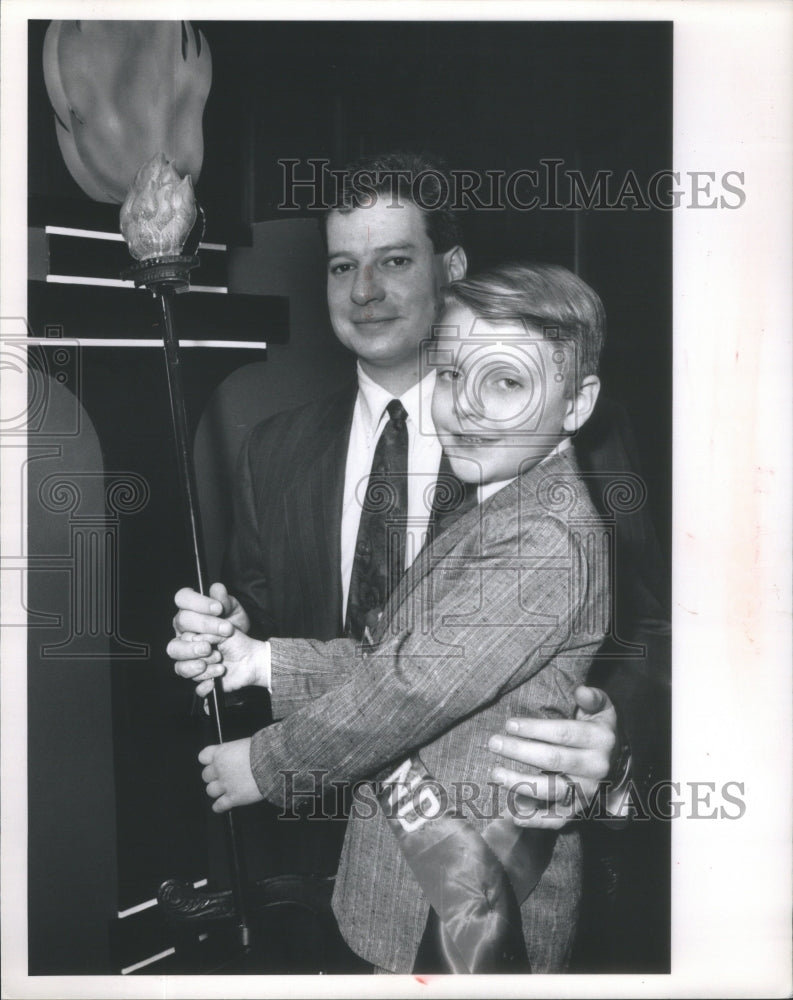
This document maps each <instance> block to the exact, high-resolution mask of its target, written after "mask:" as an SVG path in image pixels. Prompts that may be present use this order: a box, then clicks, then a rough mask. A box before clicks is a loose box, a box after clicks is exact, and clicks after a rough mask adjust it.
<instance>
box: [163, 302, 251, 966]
mask: <svg viewBox="0 0 793 1000" xmlns="http://www.w3.org/2000/svg"><path fill="white" fill-rule="evenodd" d="M152 291H153V292H154V294H155V297H156V298H157V301H158V303H159V306H160V313H161V315H162V328H163V346H164V348H165V368H166V373H167V376H168V394H169V397H170V401H171V418H172V421H173V431H174V438H175V444H176V457H177V465H178V472H179V483H180V486H181V490H182V498H183V502H184V510H185V515H186V518H187V522H188V529H189V535H190V545H191V548H192V554H193V559H194V560H195V569H196V575H197V577H198V590H199V591H200V592H201V593H202V594H206V593H207V591H208V589H209V581H208V578H207V570H206V561H205V558H204V546H203V536H202V532H201V515H200V511H199V508H198V492H197V488H196V476H195V465H194V463H193V456H192V451H191V449H190V440H189V437H188V433H187V414H186V410H185V399H184V390H183V386H182V372H181V365H180V358H179V340H178V338H177V335H176V331H175V329H174V324H173V314H172V300H173V296H174V294H175V292H176V289H175V288H174V287H173V286H172V285H169V284H167V283H163V284H158V285H157V286H156V287H155V288H153V289H152ZM207 703H208V706H209V714H210V717H211V719H212V723H213V725H214V728H215V736H216V737H217V741H218V743H222V742H223V725H224V709H225V706H224V703H223V689H222V684H221V681H220V680H219V679H218V678H216V679H215V680H214V683H213V687H212V693H211V694H210V695H209V697H208V698H207ZM225 823H226V842H227V846H228V855H229V871H230V875H231V893H232V898H233V900H234V908H235V911H236V915H237V927H238V930H239V936H240V941H241V943H242V946H243V947H244V948H247V947H248V946H249V944H250V929H249V927H248V921H247V917H246V910H245V893H244V889H243V887H244V884H245V880H244V876H243V868H244V860H243V856H242V852H241V850H240V837H239V832H238V830H237V827H236V824H235V822H234V814H233V812H232V811H229V812H227V813H226V814H225Z"/></svg>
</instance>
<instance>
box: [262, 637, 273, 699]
mask: <svg viewBox="0 0 793 1000" xmlns="http://www.w3.org/2000/svg"><path fill="white" fill-rule="evenodd" d="M261 679H262V687H265V688H267V690H268V691H269V692H270V694H272V693H273V653H272V646H271V645H270V640H269V639H265V641H264V648H263V649H262V664H261Z"/></svg>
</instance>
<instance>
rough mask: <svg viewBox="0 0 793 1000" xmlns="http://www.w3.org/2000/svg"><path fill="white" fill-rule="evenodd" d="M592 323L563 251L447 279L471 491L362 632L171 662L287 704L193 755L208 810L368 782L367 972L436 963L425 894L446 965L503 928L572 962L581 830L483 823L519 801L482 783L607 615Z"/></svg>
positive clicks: (349, 906)
mask: <svg viewBox="0 0 793 1000" xmlns="http://www.w3.org/2000/svg"><path fill="white" fill-rule="evenodd" d="M604 326H605V317H604V313H603V307H602V304H601V302H600V300H599V298H598V297H597V295H596V294H595V293H594V292H593V291H592V290H591V289H590V288H589V287H588V286H587V285H585V284H584V283H583V282H582V281H581V280H580V279H578V278H577V277H576V276H575V275H573V274H572V273H570V272H569V271H567V270H565V269H564V268H561V267H555V266H550V265H532V264H510V265H503V266H500V267H496V268H494V269H492V270H491V271H488V272H486V273H484V274H482V275H480V276H479V277H476V278H470V279H466V280H461V281H456V282H453V283H452V284H451V285H450V286H449V289H448V292H447V295H446V301H445V311H444V313H443V315H442V317H441V321H440V323H439V325H438V329H437V336H436V339H435V340H434V341H432V343H431V344H430V345H428V351H429V353H430V355H431V356H432V360H433V363H434V364H435V365H436V367H437V376H436V386H435V391H434V395H433V403H432V418H433V421H434V425H435V428H436V431H437V434H438V436H439V438H440V440H441V443H442V445H443V448H444V451H445V453H446V455H447V456H448V458H449V460H450V462H451V465H452V468H453V471H454V472H455V473H456V474H457V476H458V477H459V478H460V479H462V480H463V481H464V482H468V483H475V484H477V487H478V500H479V504H478V506H476V507H475V508H473V509H471V510H469V511H468V512H467V513H465V514H463V515H462V516H461V517H460V518H459V519H458V520H457V521H455V522H453V523H452V524H450V525H449V526H448V527H446V528H445V529H444V530H443V531H441V532H440V533H439V534H438V536H437V537H436V538H435V539H434V540H433V541H432V543H431V544H430V545H428V546H426V547H425V549H424V550H423V551H422V552H421V553H420V554H419V556H418V558H417V559H416V560H415V562H414V563H413V565H412V566H411V567H410V569H409V570H408V571H407V572H406V573H405V574H404V576H403V577H402V579H401V580H400V582H399V585H398V587H397V589H396V590H395V592H394V593H393V594H392V595H391V597H390V599H389V601H388V603H387V605H386V608H385V611H384V613H383V615H382V617H381V619H380V621H379V622H378V624H377V627H376V629H375V631H374V635H373V636H372V641H371V642H370V643H365V644H364V645H363V647H362V646H360V645H357V644H356V643H355V642H354V641H353V640H351V639H338V640H334V641H332V642H327V643H322V642H317V641H312V640H294V639H271V640H270V641H269V642H268V643H262V642H259V641H258V640H255V639H251V638H250V637H248V636H246V635H244V634H243V633H242V632H239V631H235V632H234V634H232V635H231V636H230V637H229V638H227V639H223V640H220V641H219V640H218V638H217V637H216V638H215V641H219V645H218V647H217V652H216V653H215V654H214V655H210V654H211V650H210V646H209V644H208V643H206V642H199V643H197V645H196V654H197V655H198V656H202V655H203V656H205V657H206V659H205V661H204V662H203V663H201V662H198V663H197V664H196V663H195V662H194V663H191V664H190V665H188V664H182V665H181V667H180V668H179V672H180V673H182V675H183V676H190V677H192V679H193V680H195V681H196V682H197V683H198V687H197V691H198V693H199V694H201V695H203V694H206V693H208V691H209V689H210V687H211V684H212V679H213V678H214V677H216V676H220V675H221V674H222V675H223V686H224V688H225V689H226V690H233V689H236V688H240V687H244V686H247V685H251V684H259V685H262V686H266V687H267V688H269V689H270V690H271V693H272V702H273V713H274V716H275V717H276V718H280V719H281V720H282V721H280V722H278V723H276V724H274V725H272V726H270V727H268V728H266V729H264V730H261V731H260V732H258V733H256V734H255V735H254V736H253V737H252V738H251V739H246V740H237V741H235V742H233V743H227V744H224V745H222V746H213V747H206V748H205V749H204V750H203V751H202V752H201V754H200V756H199V760H200V761H201V762H202V763H203V764H204V765H205V768H204V772H203V777H204V780H205V781H206V783H207V792H208V794H209V795H210V796H212V797H213V798H214V799H215V802H214V805H213V809H214V810H215V811H216V812H223V811H225V810H227V809H229V808H232V807H233V806H237V805H245V804H249V803H252V802H256V801H260V800H261V799H263V798H266V799H268V800H270V801H272V802H274V803H277V804H284V803H286V804H287V806H288V807H291V804H292V803H291V795H292V794H293V792H295V791H299V790H306V789H312V788H314V787H315V785H316V778H317V773H318V772H321V774H322V778H323V781H324V783H325V787H327V788H330V787H331V783H333V782H342V783H350V784H353V785H354V783H362V782H366V784H359V785H358V786H357V788H355V789H354V791H356V792H357V793H358V794H357V798H355V800H354V803H353V809H352V816H351V820H350V823H349V827H348V830H347V835H346V839H345V844H344V850H343V853H342V858H341V863H340V867H339V873H338V875H337V878H336V885H335V891H334V897H333V907H334V912H335V914H336V917H337V919H338V922H339V926H340V929H341V931H342V934H343V935H344V937H345V939H346V941H347V943H348V944H349V945H350V947H351V948H352V949H353V950H354V951H355V952H357V953H358V954H359V955H360V956H361V957H363V958H364V959H366V960H367V961H369V962H371V963H372V964H373V965H375V966H376V967H379V968H382V969H385V970H389V971H393V972H403V973H407V972H410V971H411V970H413V969H414V965H415V968H416V971H432V970H427V969H426V968H422V967H420V963H421V957H423V956H425V955H426V954H427V952H426V950H425V949H426V948H427V947H428V946H429V945H428V937H427V935H425V927H429V926H430V925H432V920H430V923H429V925H428V920H427V918H428V913H429V911H430V902H432V905H433V907H434V909H435V910H436V912H437V914H438V915H439V918H440V919H439V921H438V920H437V919H436V924H437V925H438V926H437V927H436V929H435V932H434V933H436V941H435V944H436V945H439V948H440V951H441V952H443V954H444V955H445V958H446V967H447V968H449V969H450V970H451V971H485V970H488V971H496V970H499V969H501V970H503V971H507V970H508V969H514V970H515V971H519V970H520V969H521V968H523V966H521V964H520V956H518V957H517V958H515V955H516V948H515V941H514V937H515V935H514V933H513V932H514V931H515V929H516V927H517V934H518V936H519V937H520V939H521V940H520V948H523V947H525V951H524V952H523V957H524V958H525V955H526V953H528V958H529V960H530V963H531V968H532V970H533V971H534V972H551V971H562V970H563V969H564V967H565V965H566V962H567V959H568V958H569V951H570V947H571V945H572V938H573V933H574V929H575V923H576V914H577V906H578V899H579V895H580V866H581V857H580V854H581V849H580V841H579V836H578V834H577V832H576V831H575V830H563V831H562V832H560V833H559V834H558V835H557V834H556V833H547V832H546V831H536V830H526V831H520V830H519V829H518V828H517V827H516V826H515V825H514V824H513V823H512V822H511V820H508V821H507V822H505V821H504V820H503V819H498V818H495V817H499V816H502V815H507V816H508V815H509V811H510V809H514V805H515V799H514V796H510V795H509V794H507V793H505V791H504V789H503V788H501V787H500V786H499V785H498V783H497V782H494V781H492V780H491V779H492V777H493V775H492V774H491V772H490V767H491V760H492V758H491V757H490V754H489V752H488V735H489V734H490V733H492V732H494V731H498V730H499V729H500V728H501V727H502V726H503V724H504V721H505V719H506V718H507V717H509V716H521V715H533V716H539V717H544V718H570V717H572V716H573V714H574V712H575V701H574V698H573V691H574V690H575V688H576V687H577V686H578V685H579V684H581V683H583V682H584V680H585V677H586V673H587V670H588V668H589V665H590V663H591V658H592V655H593V654H594V653H595V651H596V650H597V648H598V647H599V645H600V644H601V642H602V640H603V637H604V635H605V633H606V630H607V626H608V617H609V582H608V574H607V547H606V545H605V539H604V537H603V528H602V525H601V524H600V522H599V520H598V517H597V514H596V513H595V510H594V508H593V507H592V505H591V502H590V500H589V497H588V494H587V490H586V488H585V486H584V483H583V481H582V480H581V478H580V476H579V474H578V472H577V467H576V463H575V458H574V456H573V452H572V449H571V447H570V436H571V435H572V434H573V433H574V432H575V431H576V430H577V429H578V428H579V427H580V426H581V425H582V424H583V423H584V422H585V421H586V419H587V418H588V417H589V415H590V413H591V412H592V409H593V407H594V405H595V401H596V399H597V395H598V391H599V380H598V378H597V366H598V358H599V354H600V350H601V347H602V341H603V335H604ZM218 657H220V661H219V662H218ZM391 772H393V773H391ZM388 774H391V778H390V782H391V783H390V784H389V783H386V785H385V786H383V785H382V784H381V785H379V786H378V785H377V782H375V781H374V779H377V778H380V779H381V781H382V778H383V777H384V776H385V775H388ZM564 778H565V776H563V775H562V776H559V777H558V778H555V779H554V780H564ZM530 781H531V776H529V775H527V782H530ZM372 782H374V785H375V792H376V793H377V801H375V798H374V797H373V795H372V793H371V788H372ZM367 790H368V791H367ZM356 807H357V808H356ZM563 822H564V820H563V819H561V818H560V820H559V821H558V822H551V823H549V825H551V826H562V825H563ZM523 835H527V836H524V837H523V840H522V841H521V840H520V838H521V837H522V836H523ZM548 838H550V840H549V839H548ZM494 858H495V861H494ZM549 859H550V860H549ZM457 897H459V899H458V898H457ZM518 906H519V907H520V912H519V916H518V915H517V914H518V910H517V907H518ZM477 907H478V908H477ZM423 935H424V937H423ZM510 935H512V937H510ZM524 941H525V946H524V944H523V942H524ZM520 948H518V949H517V950H518V951H520ZM417 953H419V954H420V961H419V963H418V964H417V963H416V956H417ZM482 955H486V956H489V957H487V958H486V959H485V960H484V962H483V961H482V960H481V956H482ZM499 963H500V964H499Z"/></svg>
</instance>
